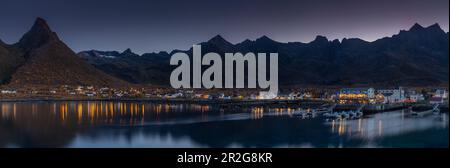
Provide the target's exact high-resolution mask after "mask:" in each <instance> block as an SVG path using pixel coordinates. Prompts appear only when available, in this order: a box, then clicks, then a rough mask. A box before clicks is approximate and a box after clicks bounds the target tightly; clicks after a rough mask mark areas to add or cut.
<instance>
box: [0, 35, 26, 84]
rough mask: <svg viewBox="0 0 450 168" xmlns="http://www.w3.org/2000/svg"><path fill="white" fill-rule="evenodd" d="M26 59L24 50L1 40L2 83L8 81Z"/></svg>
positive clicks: (0, 68)
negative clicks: (21, 50)
mask: <svg viewBox="0 0 450 168" xmlns="http://www.w3.org/2000/svg"><path fill="white" fill-rule="evenodd" d="M24 61H25V58H24V57H23V54H22V52H20V51H19V50H17V49H16V48H14V47H12V46H10V45H8V44H5V43H3V42H2V41H1V40H0V84H5V83H8V82H9V81H10V80H11V76H12V74H13V73H14V72H15V71H16V69H17V67H18V66H19V65H21V64H22V63H23V62H24Z"/></svg>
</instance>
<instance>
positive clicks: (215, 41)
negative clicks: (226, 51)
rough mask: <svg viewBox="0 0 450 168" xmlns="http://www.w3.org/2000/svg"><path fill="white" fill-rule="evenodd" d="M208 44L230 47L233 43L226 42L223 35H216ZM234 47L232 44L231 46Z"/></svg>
mask: <svg viewBox="0 0 450 168" xmlns="http://www.w3.org/2000/svg"><path fill="white" fill-rule="evenodd" d="M208 43H211V44H216V45H224V44H226V45H230V44H231V43H230V42H228V41H227V40H225V39H224V38H223V37H222V36H221V35H216V36H214V37H213V38H211V39H210V40H208ZM231 45H232V44H231Z"/></svg>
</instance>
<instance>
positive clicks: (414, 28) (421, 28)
mask: <svg viewBox="0 0 450 168" xmlns="http://www.w3.org/2000/svg"><path fill="white" fill-rule="evenodd" d="M423 29H425V28H424V27H423V26H422V25H420V24H419V23H414V25H413V26H412V27H411V28H410V29H409V31H420V30H423Z"/></svg>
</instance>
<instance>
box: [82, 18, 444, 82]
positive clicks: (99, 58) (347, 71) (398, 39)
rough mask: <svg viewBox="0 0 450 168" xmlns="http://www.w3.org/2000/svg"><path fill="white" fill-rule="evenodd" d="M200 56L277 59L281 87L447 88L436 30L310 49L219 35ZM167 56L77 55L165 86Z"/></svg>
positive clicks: (323, 43)
mask: <svg viewBox="0 0 450 168" xmlns="http://www.w3.org/2000/svg"><path fill="white" fill-rule="evenodd" d="M200 44H201V45H202V53H207V52H217V53H220V54H222V55H223V53H226V52H233V53H234V52H242V53H247V52H254V53H259V52H264V53H268V52H276V53H279V82H280V85H284V86H287V85H296V86H318V85H319V86H330V85H331V86H333V85H345V86H356V85H374V86H391V85H403V86H431V85H448V80H449V78H448V74H449V35H448V33H445V32H444V31H443V30H442V29H441V28H440V27H439V25H438V24H435V25H432V26H429V27H426V28H424V27H422V26H420V25H419V24H415V25H414V26H413V27H412V28H411V29H410V30H402V31H400V33H399V34H397V35H394V36H392V37H386V38H382V39H379V40H376V41H374V42H367V41H364V40H361V39H355V38H352V39H343V40H342V41H339V40H333V41H330V40H328V39H327V38H326V37H323V36H317V37H316V39H315V40H313V41H312V42H310V43H300V42H290V43H281V42H277V41H274V40H272V39H270V38H269V37H267V36H263V37H261V38H258V39H256V40H254V41H252V40H248V39H247V40H245V41H243V42H241V43H238V44H232V43H230V42H228V41H226V40H225V39H223V38H222V37H221V36H220V35H218V36H215V37H213V38H212V39H211V40H209V41H207V42H204V43H200ZM175 52H186V53H188V54H191V53H192V49H190V50H187V51H181V50H175V51H172V52H171V53H170V54H168V53H165V52H161V53H150V54H143V55H141V56H138V55H137V54H133V53H131V51H130V50H127V51H125V52H122V53H119V52H115V51H112V52H104V51H95V50H93V51H85V52H80V53H79V54H78V55H79V56H80V57H82V58H84V59H85V60H87V61H88V62H89V63H91V64H93V65H94V66H95V67H97V68H98V69H100V70H102V71H104V72H106V73H108V74H110V75H113V76H116V77H118V78H121V79H124V80H126V81H129V82H132V83H151V84H159V85H168V83H169V82H168V81H169V76H170V73H171V70H172V69H173V68H174V67H170V66H169V60H170V55H171V54H173V53H175Z"/></svg>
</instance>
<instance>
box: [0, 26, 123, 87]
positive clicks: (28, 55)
mask: <svg viewBox="0 0 450 168" xmlns="http://www.w3.org/2000/svg"><path fill="white" fill-rule="evenodd" d="M0 65H2V68H1V69H2V70H0V80H1V81H0V82H2V83H8V84H9V85H12V86H24V85H61V84H67V85H94V86H121V85H126V84H127V82H125V81H122V80H120V79H117V78H115V77H112V76H109V75H107V74H105V73H104V72H102V71H99V70H98V69H96V68H94V67H93V66H92V65H90V64H88V63H87V62H85V61H84V60H83V59H81V58H80V57H78V56H77V55H76V54H75V53H74V52H73V51H72V50H71V49H70V48H69V47H67V46H66V45H65V44H64V43H63V42H62V41H61V40H60V39H59V38H58V36H57V35H56V33H54V32H53V31H51V29H50V27H49V26H48V25H47V23H46V21H45V20H43V19H41V18H38V19H37V20H36V22H35V23H34V25H33V27H32V28H31V30H30V31H28V32H27V33H26V34H25V35H24V36H23V37H22V38H21V39H20V41H19V42H18V43H16V44H13V45H6V44H2V45H1V47H0Z"/></svg>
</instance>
